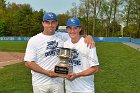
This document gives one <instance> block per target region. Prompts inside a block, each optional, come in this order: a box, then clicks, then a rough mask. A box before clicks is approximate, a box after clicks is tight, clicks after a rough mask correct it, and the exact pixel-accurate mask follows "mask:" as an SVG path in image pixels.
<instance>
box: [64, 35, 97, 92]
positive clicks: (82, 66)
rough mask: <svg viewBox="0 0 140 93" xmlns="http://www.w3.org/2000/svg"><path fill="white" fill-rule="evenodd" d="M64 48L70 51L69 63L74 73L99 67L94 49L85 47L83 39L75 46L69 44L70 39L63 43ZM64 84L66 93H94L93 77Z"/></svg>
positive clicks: (81, 78)
mask: <svg viewBox="0 0 140 93" xmlns="http://www.w3.org/2000/svg"><path fill="white" fill-rule="evenodd" d="M64 47H65V48H70V49H72V55H73V56H74V58H73V59H72V60H70V62H69V63H70V64H71V65H72V66H73V72H74V73H78V72H82V71H83V70H86V69H88V68H90V67H91V66H96V65H99V62H98V57H97V54H96V48H95V47H94V48H91V49H90V48H89V47H87V44H85V42H84V38H83V37H81V38H80V40H79V41H78V42H77V43H75V44H73V43H72V42H71V39H69V40H67V41H66V42H64ZM65 83H66V90H68V91H71V92H74V93H75V92H90V93H94V75H90V76H84V77H79V78H76V79H74V80H67V79H66V81H65Z"/></svg>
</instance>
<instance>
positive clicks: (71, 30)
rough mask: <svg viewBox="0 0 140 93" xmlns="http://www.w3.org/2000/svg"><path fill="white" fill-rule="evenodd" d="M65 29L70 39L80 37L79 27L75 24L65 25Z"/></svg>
mask: <svg viewBox="0 0 140 93" xmlns="http://www.w3.org/2000/svg"><path fill="white" fill-rule="evenodd" d="M66 30H67V32H68V34H69V36H70V37H71V39H72V40H74V41H75V40H76V41H77V40H79V39H80V31H81V27H77V26H68V27H66Z"/></svg>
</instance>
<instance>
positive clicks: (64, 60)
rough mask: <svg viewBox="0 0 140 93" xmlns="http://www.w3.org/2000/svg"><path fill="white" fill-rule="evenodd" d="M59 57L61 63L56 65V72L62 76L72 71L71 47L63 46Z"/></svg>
mask: <svg viewBox="0 0 140 93" xmlns="http://www.w3.org/2000/svg"><path fill="white" fill-rule="evenodd" d="M58 57H59V58H60V63H59V64H58V65H56V66H55V70H54V72H55V73H56V74H58V76H62V77H65V76H67V75H68V74H70V73H72V66H70V65H69V60H70V59H71V58H72V52H71V49H69V48H61V49H60V52H59V54H58Z"/></svg>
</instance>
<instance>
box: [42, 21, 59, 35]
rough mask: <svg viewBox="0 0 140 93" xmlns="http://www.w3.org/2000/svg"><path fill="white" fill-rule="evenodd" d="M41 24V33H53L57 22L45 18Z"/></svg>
mask: <svg viewBox="0 0 140 93" xmlns="http://www.w3.org/2000/svg"><path fill="white" fill-rule="evenodd" d="M42 25H43V27H44V31H43V34H45V35H53V34H54V33H55V30H56V28H57V26H58V22H57V21H56V20H47V21H43V22H42Z"/></svg>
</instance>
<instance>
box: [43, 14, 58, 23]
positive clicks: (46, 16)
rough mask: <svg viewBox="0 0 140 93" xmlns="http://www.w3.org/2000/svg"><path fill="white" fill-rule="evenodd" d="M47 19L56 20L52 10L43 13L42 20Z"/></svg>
mask: <svg viewBox="0 0 140 93" xmlns="http://www.w3.org/2000/svg"><path fill="white" fill-rule="evenodd" d="M47 20H57V16H56V14H55V13H52V12H48V13H45V14H44V16H43V21H47Z"/></svg>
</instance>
